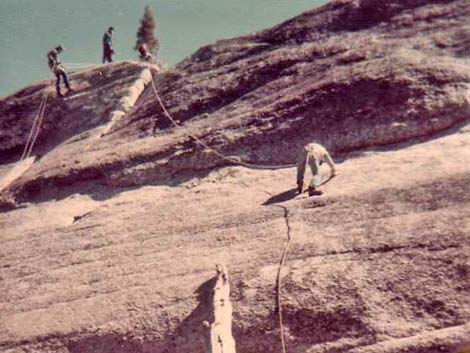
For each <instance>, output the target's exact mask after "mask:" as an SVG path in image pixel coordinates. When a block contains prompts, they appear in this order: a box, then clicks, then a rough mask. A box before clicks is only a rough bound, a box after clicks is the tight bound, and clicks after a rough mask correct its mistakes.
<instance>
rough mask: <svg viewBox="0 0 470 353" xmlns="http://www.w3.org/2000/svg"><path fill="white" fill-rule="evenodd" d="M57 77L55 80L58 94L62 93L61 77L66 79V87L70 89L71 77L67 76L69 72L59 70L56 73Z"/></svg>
mask: <svg viewBox="0 0 470 353" xmlns="http://www.w3.org/2000/svg"><path fill="white" fill-rule="evenodd" d="M55 77H56V78H57V80H56V81H55V88H56V90H57V94H60V78H61V77H62V79H63V80H64V84H65V87H67V89H68V90H70V84H69V79H68V78H67V74H66V73H65V71H64V70H57V71H56V73H55Z"/></svg>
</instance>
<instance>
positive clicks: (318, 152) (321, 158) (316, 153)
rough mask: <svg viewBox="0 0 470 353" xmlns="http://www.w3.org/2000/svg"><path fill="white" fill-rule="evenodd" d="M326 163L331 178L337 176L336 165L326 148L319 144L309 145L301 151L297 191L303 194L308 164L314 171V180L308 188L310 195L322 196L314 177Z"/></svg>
mask: <svg viewBox="0 0 470 353" xmlns="http://www.w3.org/2000/svg"><path fill="white" fill-rule="evenodd" d="M323 162H326V163H327V164H328V166H329V167H330V171H331V177H334V176H335V175H336V168H335V163H334V162H333V160H332V159H331V157H330V154H329V153H328V151H327V150H326V148H325V147H323V146H322V145H320V144H318V143H309V144H307V145H305V147H304V148H302V151H300V154H299V159H298V164H297V190H298V192H299V193H300V194H301V193H302V191H303V187H304V174H305V167H306V164H307V163H308V165H309V166H310V170H311V171H312V180H311V181H310V184H309V187H308V195H309V196H313V195H321V194H322V192H321V191H320V190H317V189H316V186H315V183H314V177H315V176H316V175H318V174H319V173H320V165H321V164H322V163H323Z"/></svg>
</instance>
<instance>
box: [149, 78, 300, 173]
mask: <svg viewBox="0 0 470 353" xmlns="http://www.w3.org/2000/svg"><path fill="white" fill-rule="evenodd" d="M151 85H152V91H153V93H154V95H155V98H156V99H157V101H158V103H159V105H160V107H161V108H162V110H163V113H164V115H165V116H166V117H167V118H168V119H169V120H170V121H171V123H172V124H173V125H174V126H175V127H177V128H182V129H184V127H182V126H181V125H180V124H178V123H177V122H176V121H175V119H174V118H173V117H172V116H171V114H170V113H169V112H168V110H167V109H166V107H165V105H164V104H163V101H162V99H161V98H160V95H159V94H158V91H157V87H156V85H155V81H154V79H153V77H152V81H151ZM185 130H186V135H188V136H189V137H191V138H192V139H193V140H195V141H196V142H197V143H199V144H200V145H201V146H202V147H204V148H205V149H206V150H208V151H209V152H212V153H213V154H215V155H216V156H218V157H220V158H221V159H223V160H225V161H227V162H230V163H233V164H237V165H241V166H243V167H247V168H250V169H270V170H274V169H284V168H292V167H295V164H285V165H260V164H252V163H247V162H243V161H241V160H239V159H237V158H235V157H230V156H226V155H224V154H222V153H221V152H219V151H217V150H216V149H214V148H212V147H210V146H209V145H208V144H206V143H205V142H203V141H202V140H201V139H200V138H198V137H197V136H195V135H193V134H191V133H190V132H189V131H188V130H187V129H185Z"/></svg>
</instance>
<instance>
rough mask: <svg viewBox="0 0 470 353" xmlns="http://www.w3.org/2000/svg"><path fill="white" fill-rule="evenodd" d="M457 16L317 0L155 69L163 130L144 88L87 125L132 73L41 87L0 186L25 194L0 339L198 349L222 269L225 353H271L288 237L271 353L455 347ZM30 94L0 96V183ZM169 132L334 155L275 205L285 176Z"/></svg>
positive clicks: (461, 96) (466, 275)
mask: <svg viewBox="0 0 470 353" xmlns="http://www.w3.org/2000/svg"><path fill="white" fill-rule="evenodd" d="M469 14H470V6H469V3H468V2H467V1H458V0H456V1H405V0H402V1H390V2H387V4H383V3H382V2H379V1H372V0H367V1H366V0H364V1H336V2H333V3H330V4H328V5H326V6H324V7H322V8H319V9H316V10H312V11H309V12H306V13H304V14H302V15H300V16H298V17H296V18H294V19H292V20H290V21H287V22H285V23H283V24H280V25H279V26H276V27H274V28H272V29H268V30H265V31H262V32H259V33H255V34H251V35H247V36H244V37H240V38H236V39H230V40H223V41H220V42H217V43H215V44H213V45H209V46H206V47H204V48H201V49H200V50H199V51H198V52H197V53H195V54H194V55H193V56H191V57H190V58H188V59H186V60H184V61H183V62H182V63H180V64H179V65H178V66H177V67H176V68H175V69H173V70H170V71H169V72H167V73H165V74H161V75H160V76H158V77H157V80H156V83H157V88H158V90H159V92H160V93H161V95H162V99H163V100H164V102H165V104H166V105H167V107H168V109H169V110H170V112H171V113H172V115H174V116H175V118H176V119H177V120H178V121H179V122H181V123H182V124H183V126H184V127H183V128H182V129H175V128H173V127H170V123H169V122H168V121H167V120H166V119H165V117H164V116H163V115H162V112H161V109H160V108H159V106H158V105H157V104H156V101H155V99H154V97H153V96H152V92H151V91H150V90H149V89H147V90H146V91H145V92H144V93H143V94H142V96H141V97H140V99H139V100H138V102H137V104H136V106H135V107H134V108H133V109H132V110H130V111H129V112H128V113H127V114H126V115H125V116H124V117H123V118H122V119H120V120H119V121H117V122H115V123H114V125H113V126H112V129H110V130H109V134H107V135H106V136H104V137H102V138H99V136H100V134H101V132H102V131H103V127H104V126H107V127H109V125H106V124H109V116H110V114H111V112H112V111H114V110H115V109H116V106H117V103H116V102H117V101H119V100H121V99H122V98H123V97H124V96H125V95H126V94H127V93H128V91H129V87H130V86H131V85H132V84H133V83H134V82H135V80H136V79H137V77H138V75H139V74H140V73H141V71H142V70H143V69H145V68H144V67H142V66H139V65H136V64H133V63H116V64H113V65H108V66H100V67H98V68H95V69H93V70H91V71H87V72H83V73H78V74H75V75H74V76H73V77H72V84H74V85H75V86H76V87H80V88H79V90H78V92H77V93H76V95H72V96H70V97H68V98H67V99H65V100H64V101H60V100H56V99H53V100H51V105H50V108H49V109H50V110H48V111H47V112H48V114H47V115H46V125H45V126H44V129H43V130H42V131H41V135H40V140H39V141H38V144H37V147H36V149H35V152H37V153H38V154H40V155H42V158H41V159H40V160H39V161H38V162H36V163H35V164H34V165H33V166H32V167H31V168H30V169H29V170H28V171H27V172H26V173H25V174H23V175H22V176H21V177H20V178H19V179H17V180H16V181H15V182H14V183H13V184H11V185H10V186H9V187H8V188H7V189H5V190H3V193H2V197H3V198H4V200H5V201H4V202H7V201H8V202H10V201H11V200H16V201H17V202H28V203H24V204H23V206H24V207H22V208H18V209H15V210H11V211H9V212H3V213H0V230H1V239H0V241H1V247H0V293H1V296H0V351H4V352H9V353H12V352H25V351H26V352H37V351H41V352H57V353H58V352H70V353H82V352H96V353H107V352H117V353H120V352H122V353H124V352H179V353H180V352H182V353H185V352H188V353H189V352H202V351H203V341H202V335H203V330H204V329H205V328H204V327H203V326H202V324H201V323H202V322H203V321H204V320H207V319H208V318H207V315H208V310H207V302H206V301H207V300H206V297H207V293H208V291H210V290H211V287H210V286H211V283H212V282H211V278H212V277H213V274H214V265H215V264H216V263H224V262H225V263H226V264H227V267H228V269H229V272H230V277H231V284H232V288H231V293H232V294H231V296H232V304H233V312H234V320H233V325H234V332H233V334H234V337H235V340H236V342H237V352H238V353H248V352H251V353H262V352H267V353H270V352H278V351H280V344H279V341H280V340H279V335H280V331H279V326H278V322H277V308H276V286H275V285H276V273H277V270H278V263H279V260H280V257H281V254H282V252H283V250H284V247H285V245H286V241H287V237H288V235H290V238H291V241H290V251H289V253H288V258H287V263H286V266H285V268H284V269H283V271H282V274H283V277H282V279H283V287H282V288H281V298H282V309H283V316H284V325H285V327H284V333H285V336H286V342H287V348H288V352H292V353H297V352H298V353H300V352H311V353H313V352H330V353H333V352H348V351H354V352H392V353H398V352H410V353H411V352H413V353H434V352H457V351H458V349H459V347H464V346H465V344H466V343H468V342H470V324H469V323H470V251H469V250H470V219H469V217H468V214H469V211H470V202H469V201H470V192H469V187H468V185H469V182H470V148H469V147H470V130H469V128H468V126H466V124H468V120H469V117H470V115H469V114H470V113H469V112H470V110H469V96H468V92H469V91H468V87H469V86H468V85H469V84H470V74H469V72H470V71H469V67H470V64H469V61H468V58H466V56H468V54H469V51H468V50H469V45H470V42H469V41H468V40H467V39H468V36H469V33H470V32H469V31H470V29H469V18H470V17H469ZM100 72H101V74H100ZM44 89H45V82H42V83H39V84H37V85H33V86H30V87H28V88H26V89H24V90H22V91H20V92H18V93H16V94H15V95H13V96H10V97H6V98H4V99H3V100H2V101H1V102H0V124H2V125H1V130H0V134H1V135H0V150H1V151H2V161H3V163H4V164H3V165H1V166H0V174H1V175H5V174H6V173H7V172H8V170H9V169H10V168H11V167H12V166H13V163H12V162H13V160H14V159H15V158H17V157H18V155H20V154H21V150H22V147H23V145H24V143H25V140H26V137H27V134H28V133H29V128H30V126H31V123H32V119H33V116H34V109H36V107H37V105H38V104H39V101H40V98H41V94H42V93H43V92H44ZM188 130H189V132H190V133H191V134H193V135H197V136H199V137H200V138H201V139H203V141H204V142H205V143H208V144H209V145H211V146H213V147H216V148H217V149H219V150H220V151H222V152H224V153H226V154H230V155H236V156H239V157H240V158H242V159H244V160H246V161H250V162H254V163H259V164H266V163H269V164H285V163H290V162H292V161H294V160H295V153H296V151H297V149H298V148H299V146H301V145H302V144H303V143H305V142H306V141H311V140H313V139H316V140H318V141H320V142H321V143H324V144H325V145H327V146H328V147H329V148H330V149H331V150H332V151H333V152H334V154H335V155H336V156H339V155H343V156H347V157H349V158H347V159H345V158H342V160H341V163H339V164H338V170H339V176H338V177H337V178H335V179H333V180H332V181H331V182H330V183H328V184H326V185H325V186H324V187H323V191H325V194H324V196H321V197H315V198H306V197H305V196H303V195H302V196H297V197H295V190H294V189H293V187H294V186H295V170H294V169H293V168H288V169H279V170H252V169H247V168H243V167H234V166H229V167H227V166H225V167H224V168H218V169H215V167H221V166H223V165H224V162H223V161H221V160H220V159H218V158H217V157H216V156H215V155H213V154H211V153H209V152H207V151H204V150H203V149H202V148H201V147H198V146H197V145H196V144H195V143H194V141H192V140H191V139H190V138H188V137H187V135H186V131H188ZM437 133H439V134H437ZM396 143H401V144H398V145H396ZM392 144H394V145H393V146H391V145H392ZM379 146H380V148H378V147H379ZM387 146H388V147H387ZM372 147H373V148H372ZM351 152H352V153H351ZM346 153H349V154H347V155H346ZM337 160H338V159H337ZM8 163H9V164H8ZM325 172H326V171H325ZM123 186H126V187H128V186H132V188H127V189H122V188H119V187H123ZM11 202H13V201H11Z"/></svg>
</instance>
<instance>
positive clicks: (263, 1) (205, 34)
mask: <svg viewBox="0 0 470 353" xmlns="http://www.w3.org/2000/svg"><path fill="white" fill-rule="evenodd" d="M326 2H327V1H325V0H310V1H308V0H236V1H233V0H232V1H228V0H218V1H217V0H159V1H148V0H0V96H3V95H6V94H8V93H12V92H14V91H16V90H17V89H19V88H21V87H23V86H26V85H28V84H30V83H32V82H34V81H37V80H39V79H42V78H45V77H48V76H50V72H49V71H48V68H47V63H46V54H47V51H48V50H49V49H50V48H52V47H54V46H55V45H56V44H58V43H60V44H62V45H63V46H64V47H65V48H66V51H65V52H64V53H63V54H62V62H73V63H91V62H93V63H98V62H100V61H101V55H102V52H101V38H102V36H103V33H104V31H105V29H106V28H107V27H109V26H114V28H115V49H116V55H115V60H126V59H133V58H135V57H136V53H135V52H134V51H133V46H134V43H135V33H136V31H137V28H138V25H139V20H140V18H141V17H142V14H143V10H144V7H145V5H149V6H150V7H151V8H152V9H153V10H154V12H155V15H156V21H157V34H158V37H159V39H160V42H161V50H160V53H159V55H158V57H159V59H160V60H163V61H165V62H167V63H169V64H170V65H174V64H176V63H177V62H178V61H180V60H181V59H183V58H184V57H186V56H187V55H189V54H191V53H192V52H194V51H195V50H196V49H197V48H199V47H200V46H202V45H204V44H208V43H211V42H213V41H215V40H218V39H222V38H229V37H234V36H238V35H241V34H245V33H249V32H253V31H257V30H260V29H264V28H267V27H270V26H272V25H275V24H277V23H279V22H282V21H284V20H286V19H288V18H290V17H293V16H295V15H297V14H299V13H300V12H302V11H305V10H307V9H311V8H314V7H317V6H319V5H322V4H324V3H326Z"/></svg>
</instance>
